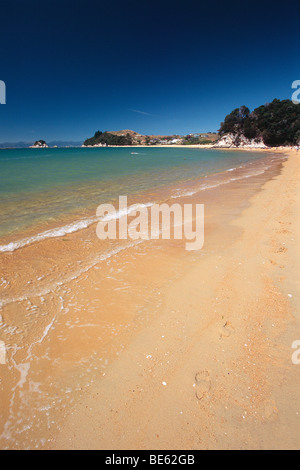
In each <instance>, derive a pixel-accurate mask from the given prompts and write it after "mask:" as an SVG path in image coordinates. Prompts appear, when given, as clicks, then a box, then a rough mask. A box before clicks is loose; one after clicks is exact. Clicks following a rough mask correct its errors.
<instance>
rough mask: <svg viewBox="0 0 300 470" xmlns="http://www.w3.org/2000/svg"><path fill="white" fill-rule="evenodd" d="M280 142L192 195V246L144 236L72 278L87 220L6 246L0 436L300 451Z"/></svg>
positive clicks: (38, 442)
mask: <svg viewBox="0 0 300 470" xmlns="http://www.w3.org/2000/svg"><path fill="white" fill-rule="evenodd" d="M280 152H281V153H282V150H281V151H278V155H280ZM284 153H285V154H286V156H288V158H285V159H283V160H280V159H279V160H278V161H276V160H275V161H274V163H273V164H272V165H270V167H269V169H268V170H267V171H265V172H264V173H258V174H257V176H253V177H251V178H248V179H237V180H236V181H233V182H231V183H230V184H226V185H223V186H222V188H221V189H220V187H219V188H213V189H211V190H209V191H205V192H203V193H202V194H201V195H200V196H199V194H198V195H195V196H193V200H194V201H195V202H201V203H204V204H205V205H206V207H207V214H206V233H205V237H206V240H205V246H204V249H203V250H201V251H200V252H190V253H188V252H186V251H185V249H184V247H183V243H182V241H169V242H168V243H166V242H165V241H164V242H163V241H161V240H157V241H151V242H149V243H147V244H140V245H136V246H132V247H131V248H127V249H126V250H123V251H120V252H119V253H118V256H117V257H111V258H109V259H101V260H100V259H99V260H98V263H95V264H94V265H93V266H87V265H84V266H81V268H82V269H81V270H80V271H78V274H77V275H76V276H75V275H70V272H71V271H72V269H73V268H74V265H75V264H76V263H77V261H78V259H79V258H78V259H77V258H76V253H79V251H80V252H81V255H82V254H84V256H85V258H86V259H90V258H92V255H93V257H95V253H96V252H97V244H96V243H95V242H92V241H93V240H94V239H93V236H94V227H89V228H88V229H86V230H84V231H83V232H84V233H82V232H78V233H74V234H71V235H68V236H66V237H64V238H63V239H58V240H57V239H50V240H49V239H48V240H45V241H43V242H41V243H39V244H37V245H32V246H28V247H26V248H25V249H23V250H20V251H16V252H15V253H13V254H11V253H9V254H6V255H5V259H4V261H3V260H2V263H3V266H2V268H3V272H4V273H5V276H6V278H10V277H11V279H13V282H12V285H11V286H10V291H11V292H10V295H14V296H15V298H16V300H17V302H14V304H13V305H12V304H11V303H8V304H7V305H5V306H4V308H3V315H2V318H1V321H2V324H6V325H7V327H8V326H9V327H10V328H12V329H13V332H14V340H15V342H16V344H17V345H18V346H16V347H15V350H14V351H13V354H12V358H13V362H12V364H11V366H10V367H9V368H8V369H7V370H4V369H2V370H4V372H3V373H2V376H1V383H0V385H1V392H2V396H3V400H1V423H0V436H1V438H0V447H1V448H12V449H14V448H17V449H24V448H40V449H187V450H190V449H271V448H272V449H273V448H274V449H275V448H276V449H286V448H288V449H296V448H299V444H300V442H299V440H300V398H299V393H298V376H299V370H300V369H299V367H300V366H297V365H295V364H293V362H292V354H293V352H294V350H293V349H292V343H293V342H294V341H295V340H298V339H300V317H299V306H300V289H299V279H300V276H299V266H300V248H299V247H300V240H299V237H300V221H299V211H300V188H299V181H300V159H299V154H298V153H297V152H296V151H295V150H285V151H284ZM275 154H276V151H275V150H274V151H273V150H272V152H266V158H269V159H272V156H273V155H275ZM182 202H184V198H183V200H182ZM54 250H55V260H54V255H53V253H54ZM51 253H52V255H51ZM2 258H3V257H2ZM45 260H47V261H45ZM57 260H60V262H57ZM54 261H55V262H54ZM100 263H101V269H100ZM17 268H19V269H20V271H19V272H20V276H18V277H13V272H14V270H16V269H17ZM32 271H34V272H35V274H36V275H38V274H39V273H40V277H41V282H42V283H43V279H42V277H43V276H45V277H47V289H46V288H45V292H44V295H42V294H41V290H40V291H39V295H37V293H36V292H35V290H34V287H32V286H31V284H30V279H31V274H32ZM72 272H73V271H72ZM58 273H59V274H60V280H61V281H63V282H61V284H60V285H57V284H55V279H56V278H57V274H58ZM42 285H43V284H42ZM45 285H46V284H45ZM28 293H30V295H29V294H28ZM25 294H26V295H25ZM37 310H38V312H39V313H38V315H37Z"/></svg>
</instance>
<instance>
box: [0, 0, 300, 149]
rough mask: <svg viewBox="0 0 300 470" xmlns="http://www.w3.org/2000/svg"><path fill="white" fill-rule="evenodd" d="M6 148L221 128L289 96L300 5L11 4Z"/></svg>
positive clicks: (7, 7) (4, 71)
mask: <svg viewBox="0 0 300 470" xmlns="http://www.w3.org/2000/svg"><path fill="white" fill-rule="evenodd" d="M0 39H1V43H0V44H1V47H0V51H1V62H0V80H4V81H5V83H6V87H7V104H6V105H0V142H5V141H10V142H14V141H20V140H24V141H32V140H36V139H45V140H47V141H51V140H56V139H58V140H83V139H85V138H87V137H90V136H91V135H93V134H94V132H95V131H96V130H98V129H99V130H102V131H105V130H120V129H133V130H136V131H138V132H140V133H143V134H173V133H178V134H185V133H188V132H201V131H204V132H207V131H216V130H218V128H219V124H220V122H221V121H222V120H223V119H224V117H225V115H226V114H228V113H229V112H231V111H232V109H234V108H236V107H238V106H240V105H243V104H245V105H247V106H248V107H249V108H250V109H253V108H255V107H257V106H259V105H261V104H264V103H266V102H268V101H271V100H273V99H274V98H279V99H286V98H291V94H292V90H291V84H292V82H293V81H294V80H300V13H299V1H298V0H286V1H282V0H280V1H279V0H274V1H270V0H259V1H258V0H251V1H241V0H239V1H238V0H232V1H231V0H228V1H226V2H225V1H219V0H209V1H206V0H205V1H201V0H200V1H191V0H185V1H183V0H182V1H177V0H172V1H164V0H160V1H157V0H143V1H142V0H133V1H130V0H128V1H114V0H110V1H102V0H98V1H95V0H72V1H71V0H59V1H57V0H42V1H41V0H2V1H1V27H0Z"/></svg>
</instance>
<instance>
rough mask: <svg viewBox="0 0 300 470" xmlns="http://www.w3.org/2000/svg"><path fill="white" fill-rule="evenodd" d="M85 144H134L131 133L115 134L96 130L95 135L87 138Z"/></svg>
mask: <svg viewBox="0 0 300 470" xmlns="http://www.w3.org/2000/svg"><path fill="white" fill-rule="evenodd" d="M83 145H85V146H88V145H120V146H122V145H132V137H131V136H130V134H128V133H127V134H126V135H115V134H110V133H109V132H101V131H97V132H95V135H94V137H91V138H89V139H86V140H85V141H84V143H83Z"/></svg>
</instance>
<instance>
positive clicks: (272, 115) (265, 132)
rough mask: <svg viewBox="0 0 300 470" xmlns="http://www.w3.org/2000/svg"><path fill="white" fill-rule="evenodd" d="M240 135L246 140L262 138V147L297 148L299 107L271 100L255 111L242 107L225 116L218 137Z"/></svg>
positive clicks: (290, 102)
mask: <svg viewBox="0 0 300 470" xmlns="http://www.w3.org/2000/svg"><path fill="white" fill-rule="evenodd" d="M229 133H231V134H234V135H237V136H241V135H244V136H245V137H247V138H248V139H259V138H262V139H263V142H264V143H265V145H268V146H270V147H278V146H281V145H297V144H298V143H299V140H300V105H298V104H294V103H293V102H292V101H290V100H283V101H280V100H278V99H275V100H273V101H272V103H267V104H265V105H263V106H260V107H258V108H256V109H255V110H254V111H253V112H252V113H250V110H249V109H248V108H247V107H246V106H242V107H241V108H237V109H235V110H234V111H232V112H231V113H230V114H228V115H227V116H226V118H225V120H224V122H222V123H221V127H220V130H219V135H220V136H221V137H222V136H224V135H225V134H229Z"/></svg>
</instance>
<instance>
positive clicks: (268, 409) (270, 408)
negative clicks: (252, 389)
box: [262, 400, 278, 421]
mask: <svg viewBox="0 0 300 470" xmlns="http://www.w3.org/2000/svg"><path fill="white" fill-rule="evenodd" d="M262 415H263V421H276V420H277V419H278V408H277V406H276V402H275V401H274V400H269V401H265V402H264V403H263V405H262Z"/></svg>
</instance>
